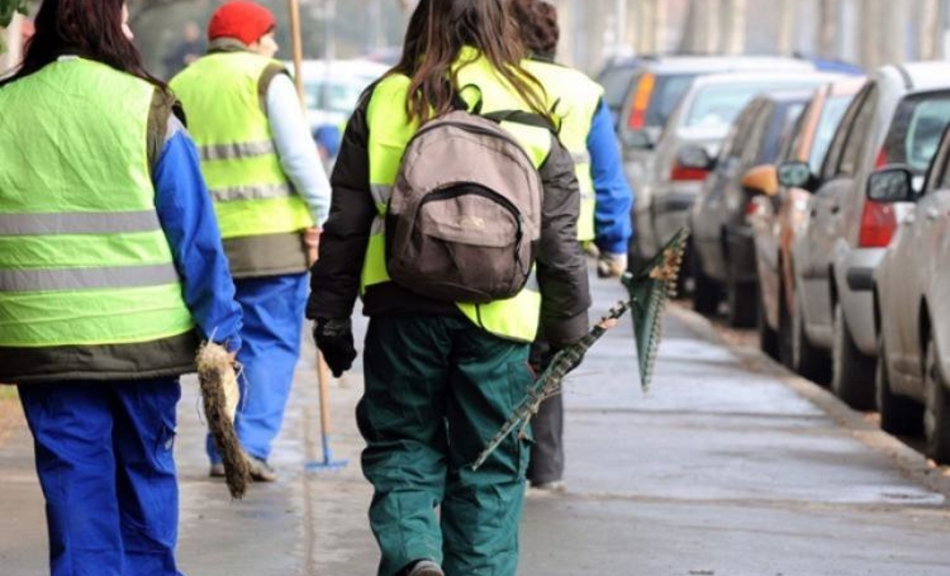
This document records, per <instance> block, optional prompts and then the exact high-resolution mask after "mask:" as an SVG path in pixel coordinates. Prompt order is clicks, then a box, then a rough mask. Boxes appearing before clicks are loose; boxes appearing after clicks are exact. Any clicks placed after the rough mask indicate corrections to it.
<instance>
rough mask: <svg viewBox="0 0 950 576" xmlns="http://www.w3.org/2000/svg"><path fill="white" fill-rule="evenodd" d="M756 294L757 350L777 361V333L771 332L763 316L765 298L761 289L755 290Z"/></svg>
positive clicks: (766, 319)
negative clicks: (757, 307)
mask: <svg viewBox="0 0 950 576" xmlns="http://www.w3.org/2000/svg"><path fill="white" fill-rule="evenodd" d="M756 293H757V294H758V296H759V314H758V321H757V325H758V331H759V348H761V349H762V351H763V352H765V353H766V354H768V355H769V357H771V358H773V359H775V360H778V359H779V350H778V331H776V330H773V329H772V327H771V326H769V321H768V318H767V317H766V315H765V298H764V297H763V296H762V289H761V287H759V289H758V290H756Z"/></svg>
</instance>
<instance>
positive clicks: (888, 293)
mask: <svg viewBox="0 0 950 576" xmlns="http://www.w3.org/2000/svg"><path fill="white" fill-rule="evenodd" d="M915 177H916V176H915V171H913V170H909V169H907V167H900V168H887V169H884V170H883V171H880V172H875V173H874V174H872V175H871V178H870V179H869V183H868V195H869V197H870V199H871V201H876V202H879V203H882V204H885V205H890V206H892V207H893V208H894V209H895V212H896V213H897V217H898V218H900V221H901V225H900V229H899V230H898V232H897V235H896V236H895V237H894V240H893V241H892V242H891V244H890V246H889V247H888V248H887V251H886V252H885V253H884V257H883V259H882V260H881V263H880V264H879V265H878V267H877V270H876V271H875V273H874V318H875V320H876V325H877V327H878V367H877V375H876V376H877V377H876V386H875V389H876V392H877V403H878V408H879V410H880V411H881V427H882V428H884V430H885V431H887V432H889V433H892V434H912V433H915V432H917V431H919V430H920V428H921V424H923V428H924V432H925V437H926V439H927V447H926V451H927V454H928V455H929V456H930V457H931V458H933V459H934V460H936V461H938V462H941V463H944V464H947V463H950V390H948V385H950V266H947V263H948V262H950V138H948V137H947V135H946V134H945V135H944V138H943V140H942V142H941V144H940V149H939V152H938V153H937V156H936V159H935V160H934V162H933V164H932V166H931V168H930V171H929V173H928V175H927V183H926V185H924V187H923V190H922V192H921V193H920V194H918V193H916V191H915V186H914V182H913V181H914V179H915ZM906 201H912V202H916V205H915V206H912V207H911V208H909V209H907V210H906V211H905V214H904V215H903V216H902V215H901V210H900V208H901V205H900V204H899V203H900V202H906ZM892 203H898V204H896V205H895V204H892ZM907 212H909V213H907Z"/></svg>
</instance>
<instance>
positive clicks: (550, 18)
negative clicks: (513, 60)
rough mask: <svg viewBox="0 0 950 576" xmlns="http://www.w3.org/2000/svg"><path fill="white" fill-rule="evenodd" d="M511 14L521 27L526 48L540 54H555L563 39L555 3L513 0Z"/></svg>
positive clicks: (535, 0)
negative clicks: (558, 44)
mask: <svg viewBox="0 0 950 576" xmlns="http://www.w3.org/2000/svg"><path fill="white" fill-rule="evenodd" d="M511 15H512V16H513V17H514V19H515V22H517V23H518V28H520V29H521V40H522V42H524V45H525V48H527V49H528V50H530V51H531V52H533V53H534V54H537V55H539V56H548V57H553V56H554V54H555V52H557V43H558V41H559V40H560V39H561V28H560V27H559V26H558V24H557V8H555V7H554V5H552V4H550V3H548V2H545V1H544V0H511Z"/></svg>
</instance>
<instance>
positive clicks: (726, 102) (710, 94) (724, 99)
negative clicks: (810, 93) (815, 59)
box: [683, 78, 821, 127]
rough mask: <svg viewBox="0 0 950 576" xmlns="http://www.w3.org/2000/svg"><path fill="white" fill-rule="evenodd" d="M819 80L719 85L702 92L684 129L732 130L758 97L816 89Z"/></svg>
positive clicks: (700, 90)
mask: <svg viewBox="0 0 950 576" xmlns="http://www.w3.org/2000/svg"><path fill="white" fill-rule="evenodd" d="M819 84H821V81H820V80H815V81H809V80H803V79H801V78H796V79H790V80H770V81H764V82H758V83H753V84H739V83H737V84H716V85H712V86H706V87H704V88H701V89H699V90H698V91H697V92H696V95H695V96H694V97H693V100H692V102H691V104H690V109H689V111H688V113H687V114H686V118H685V122H684V124H683V125H684V126H685V127H695V126H712V127H717V126H718V127H721V126H729V125H730V124H732V122H733V121H734V120H735V119H736V117H737V116H738V115H739V112H741V111H742V109H743V108H744V107H745V105H746V104H748V103H749V101H750V100H752V99H753V98H755V96H756V95H758V94H761V93H763V92H769V91H770V90H780V89H799V88H808V87H817V86H818V85H819Z"/></svg>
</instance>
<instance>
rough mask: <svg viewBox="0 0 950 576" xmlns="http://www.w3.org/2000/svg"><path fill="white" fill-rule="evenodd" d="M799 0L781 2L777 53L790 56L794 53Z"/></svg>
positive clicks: (783, 0) (782, 0)
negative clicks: (796, 6) (796, 14)
mask: <svg viewBox="0 0 950 576" xmlns="http://www.w3.org/2000/svg"><path fill="white" fill-rule="evenodd" d="M797 1H798V0H781V2H780V4H779V21H778V39H777V46H776V48H777V51H778V53H779V54H781V55H783V56H790V55H791V54H792V52H793V51H794V46H793V44H792V43H793V42H794V40H795V38H794V36H795V4H796V3H797Z"/></svg>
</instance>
